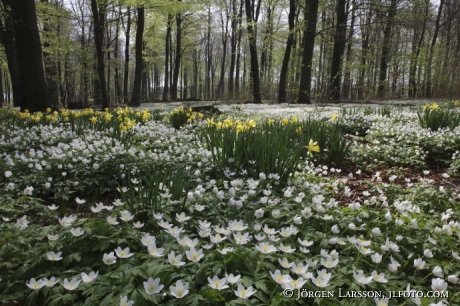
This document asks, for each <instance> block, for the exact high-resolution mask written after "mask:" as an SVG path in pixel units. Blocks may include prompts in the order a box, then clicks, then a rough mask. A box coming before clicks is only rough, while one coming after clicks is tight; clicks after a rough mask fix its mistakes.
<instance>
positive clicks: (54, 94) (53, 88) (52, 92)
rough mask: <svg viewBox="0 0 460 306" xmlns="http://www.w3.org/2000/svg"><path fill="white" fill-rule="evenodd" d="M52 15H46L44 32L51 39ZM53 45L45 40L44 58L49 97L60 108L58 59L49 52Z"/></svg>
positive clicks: (46, 1)
mask: <svg viewBox="0 0 460 306" xmlns="http://www.w3.org/2000/svg"><path fill="white" fill-rule="evenodd" d="M41 2H42V3H46V5H50V3H49V1H48V0H41ZM50 23H51V21H50V17H49V16H47V17H45V20H44V22H43V33H44V35H45V36H48V39H50V36H51V35H52V34H50V33H51V29H50V26H51V25H50ZM50 47H51V45H50V43H49V42H48V41H45V43H44V44H43V60H44V64H45V76H46V83H47V87H48V97H49V100H50V103H51V105H53V107H54V108H59V106H60V105H59V104H60V103H59V101H60V99H59V98H60V97H59V90H58V86H59V85H58V81H57V79H56V78H57V70H56V61H55V58H54V56H53V54H51V53H49V52H48V49H49V48H50Z"/></svg>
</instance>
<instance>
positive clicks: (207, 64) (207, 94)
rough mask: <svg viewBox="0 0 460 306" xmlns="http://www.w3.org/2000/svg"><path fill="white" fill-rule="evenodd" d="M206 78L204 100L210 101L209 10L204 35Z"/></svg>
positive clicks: (210, 50)
mask: <svg viewBox="0 0 460 306" xmlns="http://www.w3.org/2000/svg"><path fill="white" fill-rule="evenodd" d="M205 56H206V72H205V73H206V77H205V98H206V99H208V100H209V99H211V98H212V95H211V92H212V86H211V75H212V44H211V9H209V10H208V29H207V33H206V53H205Z"/></svg>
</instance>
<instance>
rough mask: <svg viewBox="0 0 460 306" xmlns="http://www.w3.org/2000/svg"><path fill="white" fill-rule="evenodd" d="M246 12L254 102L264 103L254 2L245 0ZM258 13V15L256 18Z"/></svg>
mask: <svg viewBox="0 0 460 306" xmlns="http://www.w3.org/2000/svg"><path fill="white" fill-rule="evenodd" d="M260 1H261V0H259V2H258V9H259V8H260ZM244 2H245V10H246V26H247V30H248V39H249V53H250V63H251V78H252V90H253V99H254V100H253V102H254V103H262V98H261V96H260V75H259V60H258V58H257V40H256V35H257V31H256V30H255V29H254V22H257V18H255V17H254V10H255V8H254V2H253V1H251V0H245V1H244ZM257 15H258V13H257V14H256V16H257Z"/></svg>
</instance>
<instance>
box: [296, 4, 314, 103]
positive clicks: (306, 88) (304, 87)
mask: <svg viewBox="0 0 460 306" xmlns="http://www.w3.org/2000/svg"><path fill="white" fill-rule="evenodd" d="M318 3H319V0H305V10H304V15H305V20H307V22H306V24H305V30H304V39H303V54H302V67H301V72H300V84H299V92H298V94H297V103H301V104H311V96H310V91H311V64H312V59H313V49H314V47H315V36H316V22H317V19H318Z"/></svg>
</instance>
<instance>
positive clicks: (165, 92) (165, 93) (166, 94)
mask: <svg viewBox="0 0 460 306" xmlns="http://www.w3.org/2000/svg"><path fill="white" fill-rule="evenodd" d="M167 22H168V24H167V27H166V46H165V85H164V87H163V102H167V101H169V56H170V54H169V53H170V52H171V44H170V42H171V23H172V15H171V14H169V15H168V21H167Z"/></svg>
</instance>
